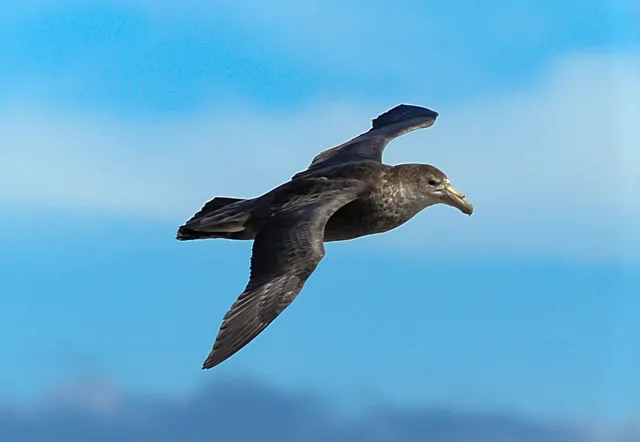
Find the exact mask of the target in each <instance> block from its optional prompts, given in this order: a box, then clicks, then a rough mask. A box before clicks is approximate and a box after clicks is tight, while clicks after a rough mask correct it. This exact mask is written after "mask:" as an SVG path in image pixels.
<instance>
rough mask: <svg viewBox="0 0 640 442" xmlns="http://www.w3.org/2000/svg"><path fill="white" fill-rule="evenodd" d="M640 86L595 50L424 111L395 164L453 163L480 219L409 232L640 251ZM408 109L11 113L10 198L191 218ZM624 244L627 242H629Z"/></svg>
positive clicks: (2, 186)
mask: <svg viewBox="0 0 640 442" xmlns="http://www.w3.org/2000/svg"><path fill="white" fill-rule="evenodd" d="M639 78H640V60H639V59H638V58H637V57H635V56H631V55H606V54H605V55H599V54H590V55H589V54H583V55H576V56H573V57H570V58H566V59H559V60H558V61H557V62H556V63H555V64H554V65H553V66H552V68H551V69H550V70H549V71H548V72H547V73H546V75H545V76H543V77H541V78H540V80H539V82H538V83H537V85H536V86H535V87H533V88H531V89H530V90H528V91H525V92H522V93H518V94H507V95H502V96H499V97H496V98H494V99H490V100H486V101H475V102H469V103H466V104H464V105H460V106H455V107H451V108H446V107H442V106H439V105H438V103H432V102H429V101H428V100H425V101H423V102H420V103H419V104H424V105H427V106H430V107H433V108H435V109H437V110H438V111H440V112H441V118H440V119H439V121H438V122H437V124H436V125H435V126H433V127H432V128H430V129H427V130H425V131H420V132H417V133H414V134H410V135H407V136H405V137H403V138H401V139H398V140H396V141H395V142H394V143H393V144H392V145H390V146H389V147H388V149H387V152H386V154H385V160H386V161H387V162H391V163H398V162H426V163H432V164H435V165H436V166H438V167H441V168H442V169H443V170H444V171H445V172H446V173H447V174H449V176H450V177H451V179H452V181H453V182H454V183H456V185H457V186H458V187H460V188H461V189H463V191H465V192H466V193H467V194H468V195H469V198H470V199H471V200H472V201H474V203H475V204H476V206H477V212H476V214H474V218H473V221H472V222H471V221H469V220H467V219H466V218H464V217H460V216H457V215H458V214H457V213H456V214H454V213H453V212H452V211H448V210H446V208H445V209H429V215H425V216H424V217H423V216H422V215H421V216H420V217H419V219H420V221H416V222H414V223H411V225H412V226H408V227H406V228H404V229H405V230H406V231H408V232H411V231H413V232H414V233H416V232H417V230H418V229H419V230H423V229H424V228H425V227H424V226H425V223H426V224H427V225H429V226H432V228H437V227H438V226H440V225H444V224H445V223H446V224H447V225H448V226H449V228H448V229H447V230H449V231H450V232H451V233H449V234H444V235H451V236H449V237H443V239H444V240H445V241H447V243H452V244H454V245H455V244H458V246H459V247H464V248H469V244H476V246H478V248H479V249H486V247H492V248H494V249H496V250H507V251H508V250H510V249H513V248H514V247H515V250H522V249H534V250H538V251H541V252H549V251H551V252H553V253H559V254H571V255H581V256H583V255H592V256H598V255H602V254H606V255H621V254H622V255H624V254H625V253H627V252H630V250H632V247H635V245H637V244H638V242H639V241H640V238H639V237H638V234H637V231H635V230H633V229H631V226H632V225H634V224H635V223H636V222H637V220H639V219H640V200H639V199H638V198H636V197H635V194H634V188H635V187H637V183H638V175H637V170H640V155H639V154H638V151H637V149H635V145H636V141H637V140H638V139H639V138H640V128H639V127H638V125H637V124H635V122H636V121H637V118H638V115H640V109H639V105H638V103H640V95H639V94H640V80H639ZM395 104H397V103H391V102H388V103H382V102H379V103H377V104H362V103H346V102H331V103H325V104H321V105H317V106H315V107H307V108H305V109H300V110H298V111H297V112H295V113H293V112H280V113H275V114H271V113H268V112H261V111H257V110H254V109H251V108H248V107H245V108H241V107H238V106H235V107H233V106H232V107H231V108H229V109H227V110H225V109H223V108H221V107H218V108H217V109H216V110H215V111H212V112H209V113H205V114H201V115H199V116H184V117H182V118H171V119H168V118H166V119H156V120H144V121H142V120H127V119H118V118H117V117H112V116H106V115H79V114H77V113H72V112H64V111H63V110H52V109H47V108H33V107H29V106H27V107H24V106H16V105H13V106H6V107H4V109H2V110H1V111H0V129H1V133H2V135H0V144H2V145H3V146H6V147H5V148H4V149H3V150H2V153H1V154H0V159H1V164H2V166H0V168H1V169H2V173H1V176H0V201H4V204H12V205H27V206H28V205H34V204H35V205H42V204H58V205H68V206H72V207H83V208H87V209H92V210H110V211H118V212H121V213H123V214H127V213H129V214H136V215H143V216H154V217H155V216H164V217H168V218H170V219H173V220H176V222H181V221H183V218H186V217H188V216H189V215H190V214H191V212H193V211H194V210H195V209H197V208H198V207H199V206H200V205H201V204H202V203H203V202H204V201H206V200H207V199H208V198H210V197H212V196H215V195H237V196H242V197H250V196H256V195H259V194H261V193H263V192H265V191H267V190H268V189H269V188H271V187H272V186H274V185H277V184H279V183H281V182H283V181H286V180H287V179H288V177H290V176H291V175H292V174H293V173H295V172H296V171H298V170H300V169H303V168H305V167H306V166H307V165H308V163H309V161H310V159H311V158H312V157H313V155H315V153H317V152H318V151H320V150H323V149H325V148H328V147H330V146H333V145H336V144H339V143H341V142H342V141H344V140H345V139H348V138H350V137H352V136H354V135H356V134H357V133H359V132H361V131H363V130H366V129H367V128H368V125H369V119H370V118H371V117H373V116H375V115H376V114H378V113H380V112H382V111H383V110H385V109H386V108H388V107H390V106H393V105H395ZM613 231H618V234H616V233H612V232H613ZM461 232H466V233H461ZM619 235H629V236H628V237H627V238H626V239H625V242H624V243H622V242H621V241H620V236H619ZM391 238H392V239H393V241H394V242H395V241H397V239H398V236H395V235H392V236H391ZM383 241H384V240H383ZM514 241H515V243H514ZM454 248H455V247H454ZM627 249H628V250H627Z"/></svg>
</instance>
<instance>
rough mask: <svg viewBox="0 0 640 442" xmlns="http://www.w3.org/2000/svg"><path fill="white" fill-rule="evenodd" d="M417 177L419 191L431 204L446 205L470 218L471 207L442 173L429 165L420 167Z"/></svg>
mask: <svg viewBox="0 0 640 442" xmlns="http://www.w3.org/2000/svg"><path fill="white" fill-rule="evenodd" d="M418 176H419V182H420V189H421V191H422V192H424V194H426V196H427V197H428V198H429V199H430V200H432V201H433V204H438V203H442V204H447V205H448V206H451V207H455V208H456V209H458V210H460V211H461V212H462V213H464V214H467V215H469V216H471V214H472V213H473V205H472V204H471V202H470V201H469V200H468V199H466V198H465V196H464V194H463V193H462V192H460V191H459V190H457V189H456V188H455V187H453V186H452V185H451V182H450V181H449V178H447V176H446V175H445V174H444V172H442V171H441V170H440V169H438V168H437V167H434V166H431V165H421V167H420V173H419V174H418Z"/></svg>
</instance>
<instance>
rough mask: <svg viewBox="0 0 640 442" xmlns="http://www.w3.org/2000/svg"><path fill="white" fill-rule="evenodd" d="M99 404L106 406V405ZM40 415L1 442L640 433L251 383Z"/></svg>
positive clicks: (577, 439)
mask: <svg viewBox="0 0 640 442" xmlns="http://www.w3.org/2000/svg"><path fill="white" fill-rule="evenodd" d="M105 404H106V405H107V406H105ZM43 405H44V406H43V407H40V408H39V409H30V408H27V409H17V408H14V407H8V408H6V409H5V411H4V412H3V413H2V412H0V438H1V439H2V440H16V441H17V440H19V441H22V442H31V441H36V440H37V441H46V442H57V441H65V442H73V441H80V440H95V441H105V442H106V441H122V442H127V441H139V440H153V441H156V442H162V441H176V440H180V441H185V442H187V441H189V442H191V441H194V442H195V441H200V440H203V441H204V440H207V441H208V440H262V441H265V442H268V441H285V442H287V441H302V440H304V441H309V442H315V441H318V442H319V441H332V442H339V441H345V442H346V441H352V440H358V441H362V442H369V441H370V442H374V441H375V442H385V441H394V442H412V441H424V440H439V441H449V442H468V441H472V440H473V441H494V442H502V441H504V442H538V441H539V442H637V441H640V432H639V431H638V428H637V427H633V426H631V427H624V426H621V427H619V426H615V425H604V426H602V425H599V426H593V425H591V424H589V423H580V424H575V423H572V424H568V423H557V422H550V421H546V422H545V421H539V420H538V421H534V420H529V419H526V418H523V417H518V416H515V415H510V414H508V413H497V412H496V413H474V412H463V411H454V410H446V409H436V410H433V409H424V408H412V407H409V408H407V407H397V406H393V405H389V404H385V405H380V406H377V405H375V404H372V406H371V407H370V408H369V409H366V410H362V411H360V412H356V413H341V412H339V411H338V409H336V407H335V405H336V404H333V403H331V401H328V400H327V398H321V397H318V396H317V395H315V394H313V393H310V392H304V391H302V392H301V391H297V392H292V391H286V390H280V389H278V388H273V387H267V386H265V385H261V384H257V383H253V382H247V381H246V380H244V381H242V382H230V383H229V382H227V383H225V385H224V386H222V384H218V385H217V386H212V387H209V388H205V389H203V390H202V391H199V392H196V393H194V394H189V395H184V396H181V397H153V398H149V397H138V396H135V395H131V394H125V393H121V392H119V391H117V390H116V389H114V387H113V385H110V384H108V383H107V384H104V383H103V382H101V383H98V384H96V383H95V382H88V383H87V382H80V383H77V384H75V385H74V384H71V385H68V386H66V387H65V388H64V389H63V390H62V391H61V392H59V393H57V394H55V395H53V396H51V397H50V398H49V399H48V400H47V401H46V402H45V404H43Z"/></svg>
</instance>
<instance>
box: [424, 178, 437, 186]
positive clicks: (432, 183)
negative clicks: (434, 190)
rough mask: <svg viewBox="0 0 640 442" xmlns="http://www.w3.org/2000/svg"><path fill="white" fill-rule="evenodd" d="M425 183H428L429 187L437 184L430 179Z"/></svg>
mask: <svg viewBox="0 0 640 442" xmlns="http://www.w3.org/2000/svg"><path fill="white" fill-rule="evenodd" d="M427 183H429V185H430V186H435V185H437V184H438V182H437V181H436V180H434V179H430V180H429V181H427Z"/></svg>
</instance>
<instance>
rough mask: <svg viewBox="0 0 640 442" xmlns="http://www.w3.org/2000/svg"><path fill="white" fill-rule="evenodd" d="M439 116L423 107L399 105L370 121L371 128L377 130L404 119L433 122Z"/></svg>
mask: <svg viewBox="0 0 640 442" xmlns="http://www.w3.org/2000/svg"><path fill="white" fill-rule="evenodd" d="M439 115H440V114H438V112H436V111H434V110H433V109H429V108H426V107H424V106H417V105H414V104H404V103H401V104H399V105H397V106H395V107H392V108H391V109H389V110H388V111H386V112H384V113H382V114H380V115H378V116H377V117H376V118H374V119H373V120H372V121H371V127H372V128H373V129H378V128H381V127H384V126H388V125H391V124H394V123H397V122H399V121H402V120H403V119H405V118H414V117H423V118H424V117H426V118H430V119H432V120H433V121H435V120H436V119H437V118H438V116H439Z"/></svg>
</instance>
